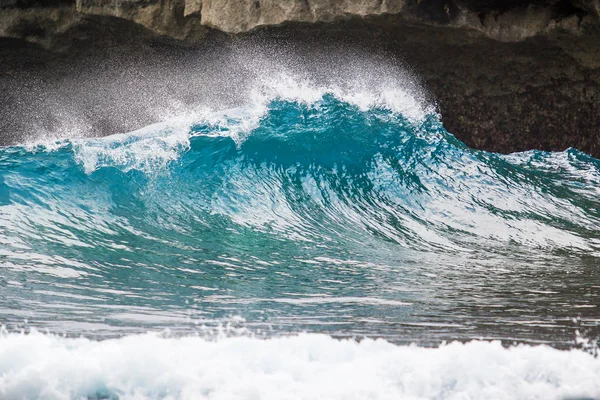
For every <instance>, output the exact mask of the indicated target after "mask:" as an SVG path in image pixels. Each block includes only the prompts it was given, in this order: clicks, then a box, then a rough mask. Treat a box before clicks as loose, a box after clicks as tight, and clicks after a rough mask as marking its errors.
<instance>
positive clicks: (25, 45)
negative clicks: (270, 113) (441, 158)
mask: <svg viewBox="0 0 600 400" xmlns="http://www.w3.org/2000/svg"><path fill="white" fill-rule="evenodd" d="M44 4H45V6H43V7H42V6H40V4H39V2H33V1H29V0H0V36H2V38H0V63H1V69H0V90H1V91H2V92H3V93H5V96H3V98H2V99H0V115H2V117H3V118H2V121H0V142H1V143H2V144H9V143H14V142H18V141H19V139H20V138H22V137H23V136H24V135H25V133H26V131H27V130H28V129H31V128H30V126H28V125H27V124H23V123H22V121H21V120H22V119H23V118H24V115H27V116H29V117H30V118H32V117H34V116H35V117H36V118H38V117H39V118H41V119H44V118H46V119H47V120H48V122H44V123H45V124H49V125H52V123H53V122H52V121H51V119H52V116H51V115H50V114H51V112H50V111H49V110H48V105H47V104H46V105H45V106H44V105H42V103H43V101H42V100H43V99H42V100H40V97H44V96H45V93H48V92H50V91H52V90H58V89H56V88H58V87H60V86H61V84H64V82H65V80H68V81H69V82H73V81H75V82H79V85H80V86H79V88H80V89H81V90H86V91H88V92H91V91H93V90H99V91H101V90H100V89H99V88H100V87H101V86H102V84H103V83H104V82H105V80H107V79H112V78H111V77H113V78H114V76H117V75H119V72H118V71H119V70H123V66H124V65H134V64H135V65H140V64H148V63H150V64H152V68H153V70H154V71H156V74H157V75H156V76H159V75H160V68H161V66H162V67H163V68H164V67H165V66H166V65H167V64H168V65H173V64H176V65H181V64H182V63H183V62H184V61H183V60H186V59H188V58H189V57H195V58H196V59H198V58H200V59H203V60H205V59H208V58H210V57H218V56H215V55H216V54H218V51H217V50H218V49H219V48H220V47H223V46H228V45H229V44H231V43H235V42H239V41H240V40H254V39H259V40H263V41H267V42H269V43H275V44H276V45H277V46H281V47H283V48H285V47H293V48H296V49H305V50H302V51H304V53H310V51H311V48H312V49H314V48H318V47H319V46H324V47H327V46H338V47H339V45H343V46H352V47H357V48H360V49H363V50H365V51H373V52H374V53H376V54H380V55H384V56H386V57H391V58H394V59H398V60H400V62H402V64H403V65H405V66H407V68H409V69H410V70H411V71H412V72H413V73H414V74H415V75H416V76H418V77H419V79H420V80H421V83H422V84H423V86H424V87H425V88H426V89H427V91H428V93H429V94H430V95H431V98H432V99H433V100H434V101H435V103H436V104H437V106H438V108H439V111H440V113H441V115H442V118H443V122H444V125H445V126H446V128H447V129H448V130H449V131H450V132H452V133H453V134H455V135H456V136H457V137H458V138H459V139H461V140H463V141H464V142H465V143H467V144H468V145H470V146H472V147H476V148H481V149H485V150H490V151H499V152H512V151H522V150H529V149H543V150H558V151H560V150H564V149H565V148H568V147H575V148H577V149H579V150H582V151H585V152H587V153H589V154H592V155H594V156H595V157H600V100H599V99H600V23H599V20H598V18H599V17H598V14H599V10H600V2H599V1H598V0H592V1H586V0H573V1H529V2H517V1H512V2H510V1H509V2H500V1H492V0H487V1H484V0H479V1H475V0H468V1H458V0H456V1H454V0H452V1H450V0H447V1H444V0H439V1H438V0H435V1H434V0H429V1H428V0H414V1H409V0H406V1H393V0H364V1H358V0H335V1H334V0H330V1H321V0H310V1H306V0H298V1H296V0H290V1H267V0H260V1H240V2H223V1H216V0H185V1H184V0H162V1H158V0H144V1H142V0H131V1H116V0H77V1H69V0H53V1H50V2H44ZM199 55H200V56H199ZM148 60H152V61H151V62H149V61H148ZM175 80H176V79H171V80H170V81H171V82H173V81H175ZM166 81H167V80H166V78H165V82H166ZM165 85H166V83H165ZM67 86H69V85H67ZM70 87H73V85H71V86H70ZM92 88H95V89H92ZM146 91H147V92H148V93H150V92H151V86H148V89H146ZM99 93H100V92H99ZM148 95H149V94H148ZM117 103H118V101H115V104H117ZM86 107H87V108H86V110H87V109H89V110H92V111H93V110H96V111H94V112H96V113H99V114H101V115H102V117H100V118H98V120H99V121H100V122H98V123H99V125H98V126H97V127H96V128H94V129H93V130H92V131H91V132H92V134H109V133H115V132H119V131H121V130H123V129H135V128H136V127H140V126H142V125H143V124H146V123H151V122H154V119H155V118H156V116H155V115H151V114H152V113H148V112H146V111H144V110H141V109H138V108H136V107H138V106H137V105H135V104H134V103H131V104H128V105H127V106H120V108H119V109H111V105H110V104H105V103H103V102H102V101H100V100H99V96H94V97H93V98H92V99H91V100H89V104H87V105H86ZM39 110H42V111H43V112H40V113H38V111H39ZM92 111H90V112H92ZM111 113H112V114H111ZM41 114H44V115H46V114H47V116H46V117H45V116H43V115H41ZM111 115H119V117H118V118H113V117H111Z"/></svg>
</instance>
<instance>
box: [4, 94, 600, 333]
mask: <svg viewBox="0 0 600 400" xmlns="http://www.w3.org/2000/svg"><path fill="white" fill-rule="evenodd" d="M239 114H240V115H241V116H237V117H236V116H234V117H231V116H227V117H223V118H222V119H221V120H219V121H217V122H214V121H213V122H211V123H209V122H196V123H192V124H189V123H188V124H181V123H180V124H177V123H172V124H169V123H167V124H160V125H154V126H151V127H149V128H146V129H145V130H144V131H141V132H134V133H131V134H125V135H121V136H117V137H108V138H104V139H87V140H81V141H66V142H63V143H62V144H58V145H56V146H55V148H54V149H51V150H49V149H48V148H47V147H44V146H37V147H29V148H25V147H11V148H4V149H2V150H1V153H0V182H1V186H0V204H1V206H0V232H1V233H0V237H1V238H2V240H1V242H0V243H1V244H0V262H1V263H2V265H3V272H2V286H1V290H2V293H3V296H2V300H1V303H0V307H1V314H0V315H1V316H2V319H3V320H4V321H5V325H7V326H14V325H19V324H22V323H23V320H24V319H27V320H28V323H29V324H30V325H32V326H36V327H48V328H50V329H51V330H52V331H57V332H71V333H78V332H92V331H93V334H94V335H103V334H117V333H121V332H124V331H130V330H135V331H145V330H147V329H155V328H157V327H161V326H166V327H170V328H171V329H177V330H182V331H187V330H195V329H196V328H197V325H198V324H203V323H207V322H208V323H210V322H218V321H221V320H223V321H226V320H228V319H230V318H231V317H236V316H239V317H242V318H243V319H245V321H246V323H245V326H249V327H253V328H257V329H261V328H263V329H268V330H273V332H274V333H278V332H296V331H311V332H312V331H315V332H327V333H329V334H332V335H339V336H352V335H370V336H377V337H379V336H382V337H386V338H389V339H390V340H392V341H399V342H403V341H409V342H410V341H415V340H416V341H419V342H421V341H432V342H434V343H435V342H439V341H440V340H448V339H453V338H461V339H467V338H478V337H485V338H502V339H511V340H512V339H517V340H525V341H534V342H537V341H549V342H552V343H554V342H561V341H570V340H572V339H573V335H574V330H575V327H574V325H573V322H572V320H573V319H574V318H577V317H582V321H580V322H578V323H579V324H584V325H586V326H588V325H589V327H597V324H598V320H599V318H600V311H599V310H598V309H597V306H598V305H599V302H598V300H599V295H600V268H599V265H598V263H599V260H600V258H598V257H599V255H600V252H599V250H600V230H599V229H598V226H600V201H599V194H600V161H598V160H596V159H593V158H591V157H589V156H587V155H585V154H583V153H580V152H578V151H576V150H572V149H571V150H567V151H565V152H563V153H545V152H541V151H531V152H527V153H522V154H513V155H508V156H504V155H498V154H492V153H486V152H483V151H475V150H471V149H469V148H467V147H466V146H464V145H463V144H462V143H461V142H459V141H458V140H457V139H455V138H454V137H453V136H452V135H451V134H449V133H448V132H446V131H445V130H444V129H443V127H442V125H441V123H440V121H439V119H438V118H437V117H436V116H435V115H427V116H424V117H423V118H421V119H420V120H413V121H410V120H408V119H407V118H405V117H403V116H402V115H401V114H399V113H395V112H393V111H390V110H386V109H384V108H370V109H368V110H362V111H361V109H359V108H358V107H357V106H355V105H352V104H350V103H346V102H344V101H341V100H337V99H336V98H335V97H333V96H332V95H327V94H325V95H324V96H323V98H322V99H321V100H319V101H317V102H316V103H312V104H306V103H302V102H300V103H298V102H294V101H280V100H274V101H271V102H269V103H268V106H267V110H266V111H265V112H264V114H262V115H261V116H259V117H257V119H256V121H255V124H254V125H253V126H250V127H249V129H247V130H246V131H243V132H242V133H239V132H240V126H242V125H243V123H244V122H247V120H248V119H250V117H249V116H247V115H244V114H243V113H239ZM236 130H237V131H236ZM236 132H237V133H236ZM240 135H241V136H240ZM234 139H236V140H234Z"/></svg>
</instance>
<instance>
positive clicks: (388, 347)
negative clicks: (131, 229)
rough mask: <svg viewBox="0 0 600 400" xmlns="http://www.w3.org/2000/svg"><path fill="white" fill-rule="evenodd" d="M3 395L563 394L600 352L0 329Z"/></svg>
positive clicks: (591, 385) (597, 371) (594, 385)
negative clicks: (93, 336)
mask: <svg viewBox="0 0 600 400" xmlns="http://www.w3.org/2000/svg"><path fill="white" fill-rule="evenodd" d="M0 360H2V361H1V362H0V397H2V398H5V399H39V398H43V399H52V400H53V399H57V400H58V399H82V398H83V399H121V400H127V399H137V400H140V399H232V400H233V399H317V398H327V399H366V398H368V399H400V398H401V399H438V398H444V399H484V398H485V399H492V398H493V399H565V398H590V397H598V396H600V379H599V378H600V359H598V358H594V357H593V356H591V355H590V354H587V353H585V352H582V351H577V350H571V351H560V350H556V349H553V348H551V347H547V346H535V347H532V346H526V345H520V346H516V347H511V348H503V347H502V345H501V344H500V342H481V341H472V342H467V343H464V344H463V343H459V342H453V343H450V344H447V345H442V346H440V347H439V348H423V347H417V346H414V345H411V346H397V345H393V344H391V343H389V342H386V341H385V340H382V339H378V340H372V339H365V340H362V341H361V342H360V343H359V342H356V341H354V340H336V339H333V338H331V337H329V336H327V335H322V334H300V335H297V336H291V337H279V338H274V339H268V340H264V339H257V338H252V337H224V338H220V339H218V340H207V339H204V338H202V337H198V336H187V337H179V338H175V337H169V335H165V334H153V333H148V334H143V335H133V336H126V337H123V338H120V339H110V340H104V341H93V340H88V339H85V338H79V339H69V338H62V337H59V336H54V335H50V334H41V333H38V332H36V331H33V332H32V333H30V334H6V333H5V334H4V335H3V337H2V338H1V339H0Z"/></svg>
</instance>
